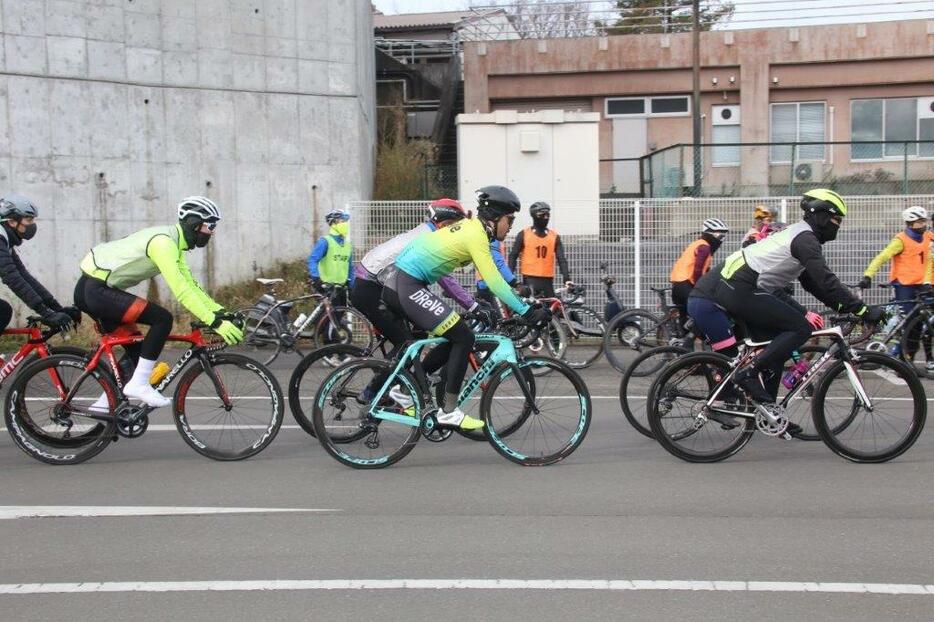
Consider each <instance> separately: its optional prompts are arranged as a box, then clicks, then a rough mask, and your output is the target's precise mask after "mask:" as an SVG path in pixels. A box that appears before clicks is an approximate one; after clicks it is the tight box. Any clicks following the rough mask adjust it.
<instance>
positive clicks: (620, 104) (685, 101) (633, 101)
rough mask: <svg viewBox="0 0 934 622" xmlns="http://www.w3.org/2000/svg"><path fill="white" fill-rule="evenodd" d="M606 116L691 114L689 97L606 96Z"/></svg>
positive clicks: (673, 115) (680, 115) (676, 115)
mask: <svg viewBox="0 0 934 622" xmlns="http://www.w3.org/2000/svg"><path fill="white" fill-rule="evenodd" d="M605 113H606V114H605V116H606V117H629V116H631V117H683V116H687V115H689V114H691V99H690V98H689V97H688V96H687V95H678V96H676V97H608V98H607V99H606V110H605Z"/></svg>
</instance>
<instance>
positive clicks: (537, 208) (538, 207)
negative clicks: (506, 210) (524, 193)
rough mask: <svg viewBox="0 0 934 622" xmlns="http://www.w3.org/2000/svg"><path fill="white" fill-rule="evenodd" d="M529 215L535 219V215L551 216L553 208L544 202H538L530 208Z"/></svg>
mask: <svg viewBox="0 0 934 622" xmlns="http://www.w3.org/2000/svg"><path fill="white" fill-rule="evenodd" d="M529 213H530V214H531V215H532V216H533V217H534V216H535V214H541V213H545V214H550V213H551V206H550V205H548V204H547V203H545V202H544V201H536V202H535V203H532V205H530V206H529Z"/></svg>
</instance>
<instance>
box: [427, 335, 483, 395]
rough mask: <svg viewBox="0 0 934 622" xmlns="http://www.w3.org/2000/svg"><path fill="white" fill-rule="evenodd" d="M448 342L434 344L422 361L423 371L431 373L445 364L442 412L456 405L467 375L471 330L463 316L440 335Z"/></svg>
mask: <svg viewBox="0 0 934 622" xmlns="http://www.w3.org/2000/svg"><path fill="white" fill-rule="evenodd" d="M442 337H444V338H445V339H447V340H448V343H442V344H441V345H439V346H436V347H435V349H434V350H432V351H431V352H429V353H428V355H427V356H426V357H425V360H423V361H422V367H424V369H425V373H427V374H433V373H435V372H436V371H438V370H439V369H441V368H442V367H444V366H445V364H446V365H447V369H446V370H445V372H444V404H442V408H444V412H451V411H452V410H454V408H456V407H457V395H458V394H459V393H460V390H461V385H462V384H463V383H464V376H466V375H467V358H468V356H470V351H471V350H473V344H474V336H473V331H472V330H470V328H469V327H468V326H467V322H465V321H464V319H463V318H460V319H458V320H457V323H456V324H454V326H452V327H451V328H449V329H448V330H446V331H445V332H444V334H443V335H442Z"/></svg>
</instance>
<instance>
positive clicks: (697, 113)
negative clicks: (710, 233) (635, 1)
mask: <svg viewBox="0 0 934 622" xmlns="http://www.w3.org/2000/svg"><path fill="white" fill-rule="evenodd" d="M693 4H694V8H693V10H694V28H693V31H692V35H691V36H692V37H693V44H694V67H693V79H694V87H693V88H694V93H693V96H692V98H691V112H692V113H693V117H694V158H693V160H694V196H695V197H699V196H700V189H701V172H702V166H701V148H700V144H701V142H702V134H701V110H700V0H694V2H693Z"/></svg>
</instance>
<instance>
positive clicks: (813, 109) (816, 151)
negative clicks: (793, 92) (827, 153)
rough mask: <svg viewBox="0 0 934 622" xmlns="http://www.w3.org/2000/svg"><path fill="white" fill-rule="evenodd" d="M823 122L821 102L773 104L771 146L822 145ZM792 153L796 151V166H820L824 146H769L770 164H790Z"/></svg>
mask: <svg viewBox="0 0 934 622" xmlns="http://www.w3.org/2000/svg"><path fill="white" fill-rule="evenodd" d="M826 118H827V114H826V105H825V104H824V102H794V103H788V104H772V106H771V124H770V127H771V142H773V143H801V142H823V141H824V140H825V138H824V137H825V129H824V128H825V124H826ZM792 149H795V150H796V151H795V153H794V161H795V162H820V161H823V159H824V145H798V146H796V147H793V146H792V145H772V146H771V147H770V148H769V161H770V162H771V163H772V164H789V163H791V161H792V152H791V150H792Z"/></svg>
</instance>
